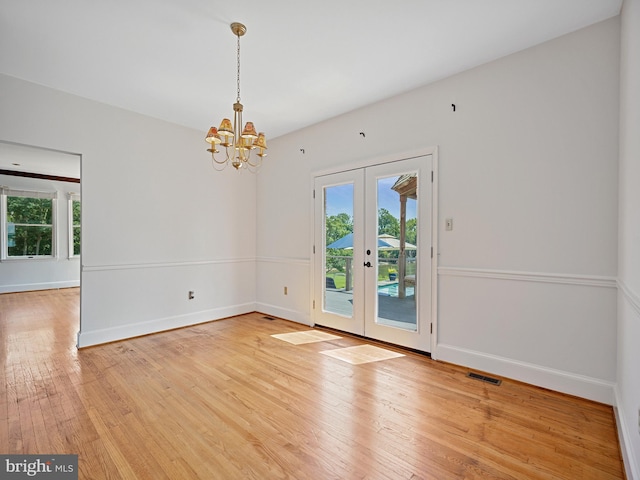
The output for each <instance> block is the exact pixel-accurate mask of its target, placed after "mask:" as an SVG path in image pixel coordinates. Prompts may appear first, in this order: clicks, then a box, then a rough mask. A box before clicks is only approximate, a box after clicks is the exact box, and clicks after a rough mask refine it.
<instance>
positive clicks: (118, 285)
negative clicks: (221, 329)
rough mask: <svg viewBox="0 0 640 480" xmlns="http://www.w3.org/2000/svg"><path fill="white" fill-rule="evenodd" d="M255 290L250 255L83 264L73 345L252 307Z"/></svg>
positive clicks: (159, 328)
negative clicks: (96, 264)
mask: <svg viewBox="0 0 640 480" xmlns="http://www.w3.org/2000/svg"><path fill="white" fill-rule="evenodd" d="M189 292H193V298H192V299H190V298H189ZM255 292H256V289H255V259H239V260H229V261H205V262H185V263H167V264H146V265H107V266H92V267H85V268H84V269H83V272H82V291H81V307H80V312H81V317H80V332H79V334H78V346H79V347H86V346H90V345H96V344H99V343H106V342H112V341H116V340H121V339H125V338H131V337H135V336H139V335H146V334H150V333H155V332H159V331H163V330H169V329H172V328H179V327H183V326H187V325H194V324H197V323H202V322H208V321H211V320H218V319H221V318H226V317H229V316H233V315H240V314H243V313H249V312H253V311H255V310H256V305H255V298H256V293H255ZM116 299H117V300H116Z"/></svg>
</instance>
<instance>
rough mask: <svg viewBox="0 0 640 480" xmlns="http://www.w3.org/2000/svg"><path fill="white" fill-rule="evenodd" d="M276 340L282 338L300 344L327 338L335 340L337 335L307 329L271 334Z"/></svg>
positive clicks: (322, 340) (321, 340) (324, 340)
mask: <svg viewBox="0 0 640 480" xmlns="http://www.w3.org/2000/svg"><path fill="white" fill-rule="evenodd" d="M271 336H272V337H274V338H277V339H278V340H284V341H285V342H289V343H293V344H294V345H302V344H304V343H315V342H326V341H327V340H337V339H338V338H341V337H338V336H337V335H332V334H330V333H326V332H319V331H317V330H308V331H305V332H290V333H276V334H275V335H271Z"/></svg>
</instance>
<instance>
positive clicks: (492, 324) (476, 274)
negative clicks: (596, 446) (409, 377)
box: [434, 267, 617, 404]
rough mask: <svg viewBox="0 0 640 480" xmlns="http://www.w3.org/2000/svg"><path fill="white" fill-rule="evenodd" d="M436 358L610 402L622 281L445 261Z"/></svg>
mask: <svg viewBox="0 0 640 480" xmlns="http://www.w3.org/2000/svg"><path fill="white" fill-rule="evenodd" d="M438 273H439V291H440V297H439V317H438V322H439V325H438V341H437V346H436V349H435V355H434V356H435V358H437V359H439V360H444V361H448V362H451V363H456V364H459V365H465V366H468V367H472V368H477V369H479V370H484V371H488V372H490V373H494V374H497V375H503V376H506V377H509V378H513V379H517V380H521V381H524V382H527V383H531V384H534V385H539V386H542V387H546V388H550V389H553V390H557V391H561V392H565V393H569V394H573V395H578V396H581V397H585V398H589V399H592V400H596V401H600V402H603V403H608V404H612V403H613V401H614V398H613V387H614V382H615V379H616V362H615V358H616V295H617V289H616V281H615V279H614V278H610V277H598V276H583V275H557V274H548V273H530V272H513V271H497V270H479V269H464V268H450V267H441V268H439V270H438Z"/></svg>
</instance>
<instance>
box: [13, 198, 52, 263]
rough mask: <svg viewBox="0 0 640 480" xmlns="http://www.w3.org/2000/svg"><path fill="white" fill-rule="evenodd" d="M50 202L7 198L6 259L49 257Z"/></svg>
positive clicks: (50, 239) (47, 200)
mask: <svg viewBox="0 0 640 480" xmlns="http://www.w3.org/2000/svg"><path fill="white" fill-rule="evenodd" d="M52 217H53V201H52V200H51V199H44V198H31V197H7V224H8V225H7V226H8V238H7V240H8V255H9V256H10V257H15V256H31V255H33V256H35V255H51V254H52V249H53V226H52Z"/></svg>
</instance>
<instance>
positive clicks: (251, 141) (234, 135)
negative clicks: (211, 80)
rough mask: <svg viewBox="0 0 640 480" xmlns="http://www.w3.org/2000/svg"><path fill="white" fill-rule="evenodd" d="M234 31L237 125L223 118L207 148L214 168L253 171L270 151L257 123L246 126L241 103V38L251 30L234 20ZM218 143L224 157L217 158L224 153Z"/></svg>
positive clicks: (234, 117) (209, 139)
mask: <svg viewBox="0 0 640 480" xmlns="http://www.w3.org/2000/svg"><path fill="white" fill-rule="evenodd" d="M231 31H232V32H233V34H234V35H236V36H237V37H238V48H237V59H238V63H237V65H238V68H237V77H236V78H237V86H238V96H237V98H236V103H234V104H233V125H232V124H231V120H229V119H228V118H223V119H222V122H221V123H220V127H218V128H216V127H211V128H210V129H209V132H208V133H207V136H206V137H205V141H207V142H208V143H210V144H211V148H208V149H207V152H211V159H212V160H213V162H212V163H213V167H214V168H215V169H216V170H223V169H224V168H225V167H226V166H227V165H228V164H229V163H231V165H232V166H233V168H235V169H236V170H239V169H240V168H247V169H249V170H250V171H255V170H256V169H257V168H258V167H259V166H260V165H261V164H262V159H263V157H266V156H267V154H266V153H265V150H266V149H267V140H266V138H265V136H264V133H262V132H260V133H259V134H258V133H256V128H255V127H254V126H253V122H247V123H246V124H245V126H244V128H243V129H242V131H240V129H241V128H242V108H243V107H242V104H241V103H240V37H241V36H243V35H244V34H245V33H247V27H245V26H244V25H243V24H241V23H237V22H234V23H232V24H231ZM218 146H220V147H223V149H224V152H223V153H222V155H220V157H219V158H218V157H216V154H218V153H220V150H218V148H217V147H218ZM256 149H258V153H257V154H256V156H257V157H258V158H255V157H256V156H254V157H253V159H252V157H251V152H252V151H253V150H256Z"/></svg>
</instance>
